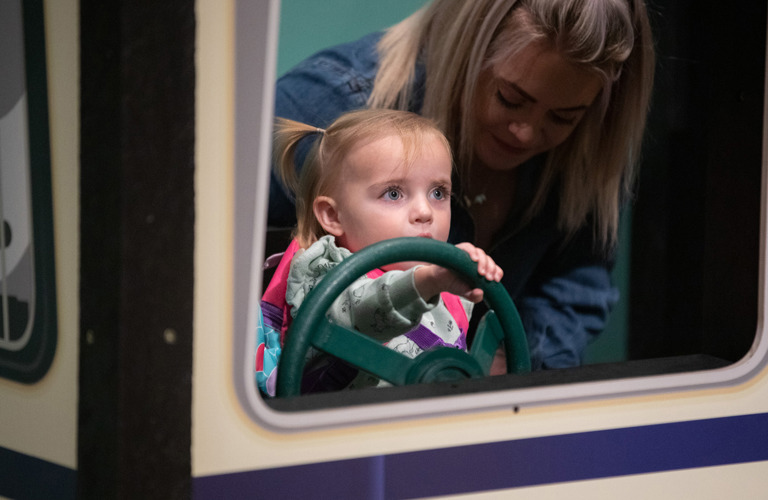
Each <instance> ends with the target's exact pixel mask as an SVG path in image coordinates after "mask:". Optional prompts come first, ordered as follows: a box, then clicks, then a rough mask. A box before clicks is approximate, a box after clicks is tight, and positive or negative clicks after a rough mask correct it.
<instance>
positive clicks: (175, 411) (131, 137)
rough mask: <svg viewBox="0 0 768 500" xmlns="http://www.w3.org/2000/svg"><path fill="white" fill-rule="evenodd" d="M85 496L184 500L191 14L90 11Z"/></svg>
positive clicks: (186, 5) (124, 7)
mask: <svg viewBox="0 0 768 500" xmlns="http://www.w3.org/2000/svg"><path fill="white" fill-rule="evenodd" d="M80 20H81V27H80V33H81V120H82V121H81V179H80V187H81V195H80V196H81V198H80V199H81V218H80V222H81V227H80V234H81V239H80V245H81V247H80V250H81V270H80V279H81V282H80V304H81V305H80V325H81V332H80V333H81V342H80V405H79V412H80V413H79V450H78V485H79V486H78V493H79V496H80V497H82V498H188V497H189V496H190V492H191V487H190V485H191V482H190V441H191V439H190V420H191V413H190V412H191V389H192V385H191V372H192V303H193V252H194V239H193V236H194V232H193V231H194V183H193V182H194V145H195V135H194V131H195V93H194V89H195V61H194V47H195V2H194V0H167V1H162V2H157V1H154V0H134V1H131V2H127V1H116V2H102V1H98V0H83V1H81V2H80Z"/></svg>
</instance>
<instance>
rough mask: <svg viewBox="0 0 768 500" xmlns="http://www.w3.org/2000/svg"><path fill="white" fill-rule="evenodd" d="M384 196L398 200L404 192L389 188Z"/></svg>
mask: <svg viewBox="0 0 768 500" xmlns="http://www.w3.org/2000/svg"><path fill="white" fill-rule="evenodd" d="M384 196H385V197H386V198H387V199H388V200H392V201H397V200H399V199H400V198H401V197H402V194H401V193H400V191H398V190H397V189H388V190H387V192H386V193H384Z"/></svg>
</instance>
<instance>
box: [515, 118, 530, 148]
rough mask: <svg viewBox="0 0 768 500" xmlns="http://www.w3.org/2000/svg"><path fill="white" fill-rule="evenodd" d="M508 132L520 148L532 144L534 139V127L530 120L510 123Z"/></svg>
mask: <svg viewBox="0 0 768 500" xmlns="http://www.w3.org/2000/svg"><path fill="white" fill-rule="evenodd" d="M509 131H510V132H511V133H512V135H513V136H514V137H515V140H516V141H517V142H518V143H519V144H520V145H521V146H527V145H529V144H532V143H533V142H534V139H535V138H536V126H535V124H534V123H533V122H532V121H531V120H520V121H513V122H510V123H509Z"/></svg>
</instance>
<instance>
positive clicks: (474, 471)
mask: <svg viewBox="0 0 768 500" xmlns="http://www.w3.org/2000/svg"><path fill="white" fill-rule="evenodd" d="M353 448H354V443H350V449H353ZM760 460H768V414H766V413H761V414H756V415H743V416H736V417H726V418H716V419H709V420H695V421H689V422H679V423H670V424H658V425H649V426H644V427H628V428H623V429H614V430H604V431H594V432H583V433H578V434H565V435H559V436H549V437H540V438H529V439H519V440H514V441H503V442H497V443H488V444H477V445H468V446H459V447H453V448H442V449H437V450H425V451H416V452H411V453H398V454H394V455H386V456H377V457H366V458H360V459H350V460H341V461H335V462H321V463H315V464H308V465H300V466H294V467H281V468H276V469H266V470H257V471H249V472H241V473H235V474H225V475H219V476H206V477H200V478H194V479H193V493H194V497H195V498H196V499H206V498H223V497H226V498H233V499H234V498H275V499H278V498H355V499H357V498H415V497H427V496H434V495H450V494H459V493H471V492H477V491H486V490H494V489H503V488H515V487H524V486H535V485H543V484H551V483H560V482H565V481H579V480H586V479H598V478H608V477H616V476H625V475H629V474H644V473H650V472H661V471H670V470H679V469H690V468H696V467H709V466H716V465H726V464H734V463H745V462H755V461H760Z"/></svg>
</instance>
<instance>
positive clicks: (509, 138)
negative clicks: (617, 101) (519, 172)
mask: <svg viewBox="0 0 768 500" xmlns="http://www.w3.org/2000/svg"><path fill="white" fill-rule="evenodd" d="M601 86H602V83H601V79H600V78H599V77H598V76H597V75H596V74H594V73H590V72H587V71H586V70H584V69H583V68H580V67H578V66H576V65H574V64H572V63H570V62H568V61H566V60H565V59H563V58H562V57H561V56H560V54H559V53H558V52H557V51H556V50H555V49H552V48H549V47H547V46H543V45H541V44H531V45H529V46H528V47H526V48H525V49H523V50H522V51H521V52H519V53H518V54H516V55H514V56H511V57H508V58H506V59H503V60H501V61H500V62H498V63H496V64H494V65H493V66H491V67H490V68H488V69H486V70H484V71H483V72H481V73H480V76H479V78H478V86H477V93H476V95H475V99H474V112H475V120H476V122H475V125H476V127H475V132H474V149H475V157H476V158H477V160H479V161H480V162H481V163H482V164H483V165H484V166H485V167H486V168H488V169H491V170H510V169H513V168H515V167H517V166H518V165H520V164H522V163H523V162H525V161H526V160H528V159H530V158H532V157H533V156H535V155H537V154H539V153H543V152H545V151H548V150H550V149H552V148H554V147H555V146H557V145H559V144H560V143H562V142H563V141H564V140H565V139H567V138H568V136H569V135H570V134H571V132H573V130H574V128H576V125H577V124H578V123H579V121H580V120H581V119H582V117H583V116H584V113H585V112H586V110H587V108H588V107H589V106H590V105H591V104H592V102H593V101H594V100H595V98H596V97H597V94H598V93H599V92H600V89H601Z"/></svg>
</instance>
